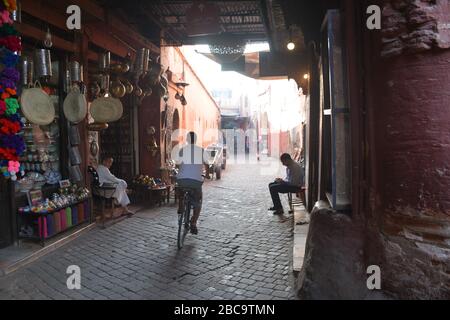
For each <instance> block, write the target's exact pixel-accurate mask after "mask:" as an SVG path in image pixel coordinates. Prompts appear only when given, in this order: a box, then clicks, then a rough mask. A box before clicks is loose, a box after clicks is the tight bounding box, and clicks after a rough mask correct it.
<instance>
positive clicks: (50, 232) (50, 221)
mask: <svg viewBox="0 0 450 320" xmlns="http://www.w3.org/2000/svg"><path fill="white" fill-rule="evenodd" d="M53 225H54V223H53V214H47V232H48V236H52V235H53V234H54V233H55V230H54V228H53Z"/></svg>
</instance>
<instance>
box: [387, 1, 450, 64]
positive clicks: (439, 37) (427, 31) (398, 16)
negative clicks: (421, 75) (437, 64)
mask: <svg viewBox="0 0 450 320" xmlns="http://www.w3.org/2000/svg"><path fill="white" fill-rule="evenodd" d="M382 22H383V28H382V35H383V40H382V42H383V49H382V52H381V53H382V55H383V56H384V57H391V56H399V55H401V54H403V53H418V52H423V51H427V50H430V49H432V48H441V49H445V48H450V2H449V1H448V0H390V1H386V2H385V5H384V7H383V18H382Z"/></svg>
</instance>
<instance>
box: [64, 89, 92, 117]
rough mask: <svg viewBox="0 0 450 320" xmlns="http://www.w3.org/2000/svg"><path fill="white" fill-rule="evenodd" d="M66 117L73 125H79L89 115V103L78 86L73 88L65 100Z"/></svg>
mask: <svg viewBox="0 0 450 320" xmlns="http://www.w3.org/2000/svg"><path fill="white" fill-rule="evenodd" d="M63 110H64V115H65V117H66V118H67V120H69V121H70V122H72V123H79V122H80V121H82V120H83V119H84V118H85V117H86V114H87V102H86V97H85V95H84V94H82V93H81V92H80V88H79V87H78V86H73V87H72V89H71V90H70V92H69V93H68V94H67V96H66V98H65V99H64V105H63Z"/></svg>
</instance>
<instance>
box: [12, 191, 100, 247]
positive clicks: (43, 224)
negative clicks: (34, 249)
mask: <svg viewBox="0 0 450 320" xmlns="http://www.w3.org/2000/svg"><path fill="white" fill-rule="evenodd" d="M85 204H87V205H85ZM79 205H83V210H87V213H86V211H84V212H83V215H82V216H81V217H80V216H79V213H78V210H79V208H78V206H79ZM68 208H70V209H71V212H70V215H69V217H70V219H69V221H70V222H68V221H67V220H66V219H62V218H61V213H62V214H63V215H64V216H65V217H67V212H66V211H65V210H66V209H68ZM75 208H77V209H76V212H77V215H76V218H75V219H74V218H73V213H74V211H75ZM58 213H59V214H60V215H59V218H58V219H56V217H55V216H54V215H55V214H58ZM17 214H18V216H19V217H20V218H19V219H18V224H17V229H18V230H17V234H18V238H19V239H27V240H35V241H39V242H40V243H41V245H42V246H43V247H44V246H45V241H46V240H48V239H51V238H53V237H55V236H57V235H61V234H63V233H65V232H67V231H69V230H71V229H73V228H76V227H78V226H80V225H82V224H84V223H89V224H90V223H92V197H88V198H86V199H84V200H81V201H77V202H74V203H71V204H70V205H67V206H64V207H61V208H58V209H56V210H53V211H51V212H20V211H18V212H17ZM49 216H51V218H52V221H53V222H52V225H51V226H52V230H53V232H52V233H51V234H50V235H48V234H47V235H46V233H47V232H48V228H49V222H48V219H47V218H48V217H49ZM44 218H45V220H44ZM59 219H61V220H59ZM24 220H27V222H28V223H23V222H24ZM30 220H31V221H32V222H30ZM62 220H63V221H65V222H64V223H62V222H61V224H59V225H58V227H56V226H55V225H53V223H54V222H55V221H62ZM74 221H76V222H74ZM25 225H28V226H30V227H31V228H32V229H33V232H37V234H38V235H36V234H33V235H31V236H28V235H21V234H20V229H21V226H25ZM62 225H64V227H62ZM36 228H37V231H36Z"/></svg>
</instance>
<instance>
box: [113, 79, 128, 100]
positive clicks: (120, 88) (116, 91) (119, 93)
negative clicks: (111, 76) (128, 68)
mask: <svg viewBox="0 0 450 320" xmlns="http://www.w3.org/2000/svg"><path fill="white" fill-rule="evenodd" d="M111 93H112V95H113V96H114V97H115V98H123V97H124V96H125V94H126V93H127V88H126V87H125V86H124V85H123V83H122V82H120V80H115V81H113V82H112V84H111Z"/></svg>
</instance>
